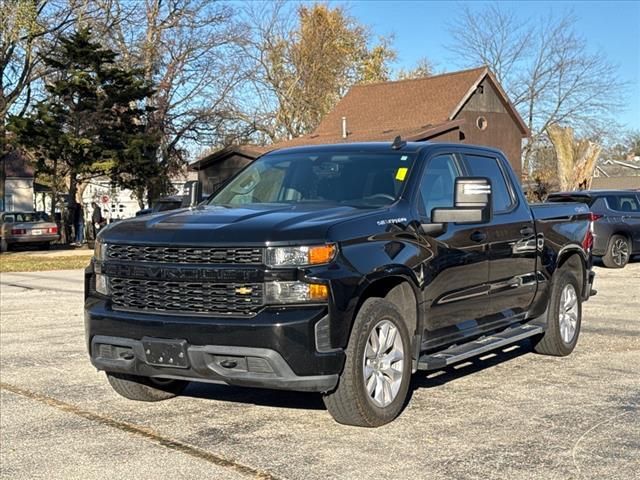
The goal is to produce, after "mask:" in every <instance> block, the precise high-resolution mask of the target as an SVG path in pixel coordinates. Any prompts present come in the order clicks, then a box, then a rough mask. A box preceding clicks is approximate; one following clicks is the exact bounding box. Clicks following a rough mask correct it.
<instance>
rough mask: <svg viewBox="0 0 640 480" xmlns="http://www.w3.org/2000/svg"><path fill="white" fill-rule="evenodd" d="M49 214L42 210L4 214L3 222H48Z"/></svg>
mask: <svg viewBox="0 0 640 480" xmlns="http://www.w3.org/2000/svg"><path fill="white" fill-rule="evenodd" d="M48 221H49V215H47V214H46V213H44V212H17V213H10V214H5V215H4V222H5V223H31V222H48Z"/></svg>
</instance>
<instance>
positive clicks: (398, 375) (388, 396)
mask: <svg viewBox="0 0 640 480" xmlns="http://www.w3.org/2000/svg"><path fill="white" fill-rule="evenodd" d="M404 362H405V358H404V346H403V344H402V336H401V334H400V332H399V331H398V328H397V327H396V326H395V325H394V324H393V323H392V322H390V321H389V320H383V321H381V322H379V323H378V324H377V325H376V326H375V327H374V328H373V329H372V330H371V333H370V334H369V338H368V340H367V346H366V348H365V351H364V358H363V360H362V370H363V375H364V384H365V388H366V389H367V393H368V395H369V398H370V399H371V401H372V402H373V404H374V405H376V406H378V407H381V408H384V407H386V406H388V405H389V404H391V403H392V402H393V401H394V400H395V398H396V397H397V395H398V391H399V390H400V385H401V384H402V375H403V372H404Z"/></svg>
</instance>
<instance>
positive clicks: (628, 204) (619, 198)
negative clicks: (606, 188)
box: [605, 193, 640, 213]
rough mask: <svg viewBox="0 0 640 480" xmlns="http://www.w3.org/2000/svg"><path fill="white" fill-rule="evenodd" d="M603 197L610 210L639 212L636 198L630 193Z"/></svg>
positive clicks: (639, 206) (639, 208)
mask: <svg viewBox="0 0 640 480" xmlns="http://www.w3.org/2000/svg"><path fill="white" fill-rule="evenodd" d="M605 199H606V201H607V205H608V206H609V208H610V209H611V210H616V211H618V212H633V213H638V212H640V204H639V203H638V198H637V197H636V196H635V195H634V194H632V193H629V194H623V195H607V196H606V197H605Z"/></svg>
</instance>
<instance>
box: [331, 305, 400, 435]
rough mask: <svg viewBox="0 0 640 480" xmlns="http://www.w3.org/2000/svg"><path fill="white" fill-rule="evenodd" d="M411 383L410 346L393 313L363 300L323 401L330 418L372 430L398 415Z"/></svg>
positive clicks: (390, 308) (391, 308)
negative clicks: (343, 358)
mask: <svg viewBox="0 0 640 480" xmlns="http://www.w3.org/2000/svg"><path fill="white" fill-rule="evenodd" d="M410 379H411V342H410V336H409V332H408V330H407V326H406V324H405V322H404V320H403V319H402V315H401V314H400V312H399V310H398V308H397V307H396V306H395V305H394V304H392V303H390V302H388V301H386V300H383V299H380V298H372V299H368V300H366V301H365V302H364V303H363V304H362V307H361V308H360V311H359V312H358V315H357V316H356V319H355V322H354V325H353V330H352V332H351V337H350V339H349V345H348V346H347V350H346V361H345V366H344V370H343V372H342V374H341V375H340V380H339V382H338V386H337V388H336V389H335V390H334V391H333V392H331V393H329V394H326V395H325V396H324V403H325V405H326V407H327V410H329V413H331V415H332V416H333V418H334V419H335V420H336V421H337V422H339V423H343V424H346V425H356V426H362V427H378V426H380V425H384V424H386V423H389V422H390V421H392V420H393V419H394V418H396V417H397V416H398V415H399V414H400V412H401V411H402V409H403V407H404V404H405V401H406V398H407V392H408V390H409V382H410Z"/></svg>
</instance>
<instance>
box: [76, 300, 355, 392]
mask: <svg viewBox="0 0 640 480" xmlns="http://www.w3.org/2000/svg"><path fill="white" fill-rule="evenodd" d="M326 316H327V309H326V307H323V306H316V307H287V308H270V309H265V310H263V311H261V312H260V313H259V314H257V315H256V316H254V317H251V318H226V317H225V318H219V317H190V316H176V315H163V314H148V313H134V312H122V311H114V310H112V309H111V308H110V307H109V305H108V301H107V300H104V299H100V298H97V297H91V296H89V297H88V298H87V300H86V304H85V331H86V339H87V343H88V345H87V346H88V349H89V352H90V356H91V362H92V363H93V365H94V366H95V367H96V368H98V369H99V370H105V371H108V372H119V373H129V374H132V375H142V376H150V377H160V378H180V379H188V380H195V381H208V382H224V383H227V384H230V385H240V386H250V387H264V388H277V389H286V390H298V391H318V392H325V391H329V390H332V389H333V388H334V387H335V385H336V384H337V381H338V376H339V374H340V372H341V371H342V368H343V365H344V351H343V350H342V349H335V350H332V351H330V352H325V353H321V352H318V351H317V350H316V345H315V326H316V324H317V323H318V322H319V321H320V320H322V319H324V318H325V317H326ZM145 338H147V339H148V338H152V339H153V338H156V339H180V340H186V344H187V350H186V351H187V356H188V359H189V366H188V368H175V367H169V366H157V365H151V364H150V363H149V362H148V361H147V359H146V355H145V350H144V348H143V347H142V340H143V339H145ZM102 345H105V346H104V347H103V346H102ZM123 349H124V350H123Z"/></svg>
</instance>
